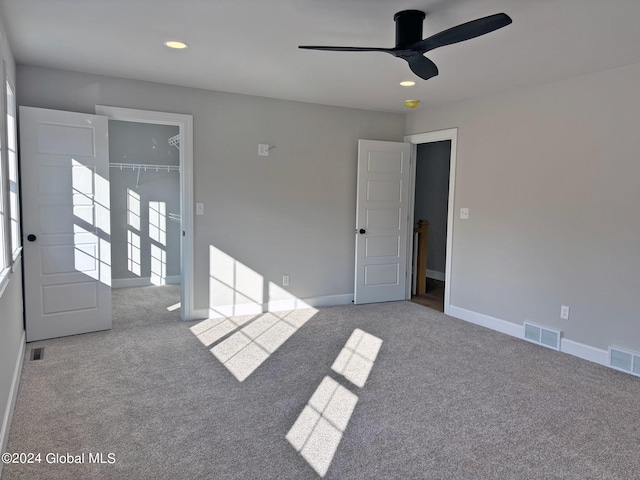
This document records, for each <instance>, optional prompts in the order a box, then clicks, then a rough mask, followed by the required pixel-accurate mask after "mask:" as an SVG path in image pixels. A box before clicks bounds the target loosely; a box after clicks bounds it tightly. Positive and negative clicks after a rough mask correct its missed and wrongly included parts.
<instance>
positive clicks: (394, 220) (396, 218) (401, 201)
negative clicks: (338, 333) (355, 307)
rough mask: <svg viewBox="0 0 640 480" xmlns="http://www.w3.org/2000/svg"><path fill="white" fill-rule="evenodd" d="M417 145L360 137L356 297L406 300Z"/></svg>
mask: <svg viewBox="0 0 640 480" xmlns="http://www.w3.org/2000/svg"><path fill="white" fill-rule="evenodd" d="M410 155H411V145H410V144H408V143H398V142H379V141H373V140H359V141H358V190H357V207H356V272H355V287H354V303H373V302H389V301H394V300H404V299H405V295H406V290H405V282H406V278H407V231H408V224H407V222H408V212H409V163H410Z"/></svg>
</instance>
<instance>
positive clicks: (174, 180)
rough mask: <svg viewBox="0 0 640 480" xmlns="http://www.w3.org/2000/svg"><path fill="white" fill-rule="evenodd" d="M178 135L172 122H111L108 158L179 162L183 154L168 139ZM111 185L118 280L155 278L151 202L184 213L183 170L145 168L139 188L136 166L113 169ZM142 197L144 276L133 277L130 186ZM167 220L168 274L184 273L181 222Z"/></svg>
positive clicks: (113, 257)
mask: <svg viewBox="0 0 640 480" xmlns="http://www.w3.org/2000/svg"><path fill="white" fill-rule="evenodd" d="M177 134H178V127H176V126H173V125H153V124H147V123H137V122H122V121H117V120H110V121H109V161H110V162H111V163H135V164H138V163H139V164H147V165H180V153H179V151H178V149H177V148H176V147H173V146H171V145H169V143H168V142H167V140H168V139H169V138H171V137H173V136H174V135H177ZM109 174H110V175H109V180H110V187H111V265H112V278H113V279H114V281H115V280H122V279H135V278H139V277H143V278H149V277H150V276H151V244H152V240H151V238H150V237H149V202H150V201H155V202H165V204H166V213H167V214H168V213H176V214H180V173H179V172H177V171H174V172H167V171H166V170H165V171H159V172H156V171H155V170H153V171H148V172H144V171H142V172H141V173H140V182H139V184H138V186H136V183H137V178H138V172H137V170H136V171H134V170H131V169H129V170H126V169H125V170H120V169H117V168H111V169H110V171H109ZM128 189H131V190H133V191H134V192H136V193H137V194H138V195H139V196H140V216H141V218H140V226H141V228H140V230H139V231H138V230H135V229H131V230H132V231H134V232H135V233H136V234H138V235H140V240H141V265H140V267H141V275H139V276H138V275H135V274H134V273H132V272H131V271H129V267H128V241H127V231H128V230H129V229H130V226H129V225H128V224H127V190H128ZM165 222H166V237H167V241H166V245H164V246H162V245H159V244H156V246H158V247H159V248H162V249H163V250H164V251H165V253H166V275H167V276H176V275H177V276H179V275H180V224H179V223H177V222H173V221H170V220H169V219H168V217H166V218H165Z"/></svg>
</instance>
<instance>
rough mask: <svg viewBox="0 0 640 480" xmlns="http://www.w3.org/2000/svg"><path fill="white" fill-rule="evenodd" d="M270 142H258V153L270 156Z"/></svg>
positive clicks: (262, 155)
mask: <svg viewBox="0 0 640 480" xmlns="http://www.w3.org/2000/svg"><path fill="white" fill-rule="evenodd" d="M269 150H270V148H269V144H268V143H259V144H258V155H260V156H261V157H268V156H269Z"/></svg>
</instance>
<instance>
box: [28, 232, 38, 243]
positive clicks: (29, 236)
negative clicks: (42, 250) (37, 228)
mask: <svg viewBox="0 0 640 480" xmlns="http://www.w3.org/2000/svg"><path fill="white" fill-rule="evenodd" d="M27 240H29V241H30V242H35V241H36V236H35V235H34V234H33V233H30V234H29V235H27Z"/></svg>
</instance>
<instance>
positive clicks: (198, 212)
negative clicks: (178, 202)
mask: <svg viewBox="0 0 640 480" xmlns="http://www.w3.org/2000/svg"><path fill="white" fill-rule="evenodd" d="M196 215H204V203H196Z"/></svg>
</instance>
